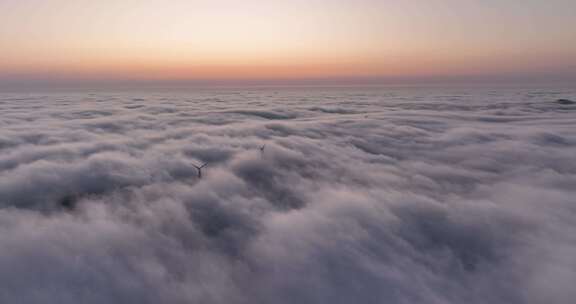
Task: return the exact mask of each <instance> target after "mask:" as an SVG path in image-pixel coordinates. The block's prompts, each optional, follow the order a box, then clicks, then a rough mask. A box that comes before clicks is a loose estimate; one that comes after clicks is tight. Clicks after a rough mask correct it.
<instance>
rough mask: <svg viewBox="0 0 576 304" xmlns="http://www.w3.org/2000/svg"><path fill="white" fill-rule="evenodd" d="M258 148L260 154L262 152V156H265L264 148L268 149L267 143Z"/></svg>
mask: <svg viewBox="0 0 576 304" xmlns="http://www.w3.org/2000/svg"><path fill="white" fill-rule="evenodd" d="M258 149H260V154H262V156H264V149H266V145H262V146H260V148H258Z"/></svg>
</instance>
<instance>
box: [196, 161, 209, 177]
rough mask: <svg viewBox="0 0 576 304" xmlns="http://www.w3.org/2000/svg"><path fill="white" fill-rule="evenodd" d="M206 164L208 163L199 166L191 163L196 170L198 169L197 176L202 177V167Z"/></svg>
mask: <svg viewBox="0 0 576 304" xmlns="http://www.w3.org/2000/svg"><path fill="white" fill-rule="evenodd" d="M207 165H208V163H204V164H203V165H201V166H196V165H195V164H192V166H194V168H196V170H197V171H198V178H202V168H204V167H206V166H207Z"/></svg>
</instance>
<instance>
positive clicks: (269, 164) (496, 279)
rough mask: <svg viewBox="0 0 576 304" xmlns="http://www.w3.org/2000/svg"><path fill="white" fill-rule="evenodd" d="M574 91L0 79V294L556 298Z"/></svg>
mask: <svg viewBox="0 0 576 304" xmlns="http://www.w3.org/2000/svg"><path fill="white" fill-rule="evenodd" d="M574 96H576V92H574V91H559V92H535V91H526V90H499V91H489V90H478V89H476V90H462V89H459V90H431V89H430V90H427V91H422V90H408V89H404V90H384V89H363V90H362V89H354V90H343V89H338V90H337V89H331V90H319V89H290V90H289V89H281V90H274V89H262V90H224V89H223V90H220V91H191V92H158V93H142V92H141V93H98V94H54V93H53V94H47V95H30V94H20V95H16V94H3V95H0V127H1V129H0V248H1V250H0V282H1V283H0V303H63V304H67V303H70V304H72V303H74V304H75V303H251V304H252V303H406V304H408V303H410V304H412V303H431V304H433V303H506V304H513V303H557V304H564V303H566V304H567V303H573V301H574V299H576V289H575V288H574V286H575V284H576V258H575V257H576V196H575V194H576V116H575V114H576V106H574V105H560V104H557V103H555V102H554V100H556V99H558V98H574ZM262 145H265V148H264V151H263V152H261V151H260V149H259V147H261V146H262ZM204 162H207V163H208V166H207V167H206V168H205V169H204V170H203V177H202V179H199V178H198V177H197V171H196V168H195V167H194V165H199V164H201V163H204Z"/></svg>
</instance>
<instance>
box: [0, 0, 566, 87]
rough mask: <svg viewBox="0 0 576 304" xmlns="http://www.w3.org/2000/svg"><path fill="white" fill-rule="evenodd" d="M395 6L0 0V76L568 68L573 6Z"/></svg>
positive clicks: (378, 1)
mask: <svg viewBox="0 0 576 304" xmlns="http://www.w3.org/2000/svg"><path fill="white" fill-rule="evenodd" d="M405 2H406V1H400V0H389V1H383V0H355V1H354V0H331V1H328V0H306V1H304V0H291V1H288V0H282V1H264V0H246V1H230V0H213V1H205V0H188V1H184V0H165V1H160V0H147V1H136V0H115V1H113V0H101V1H81V0H44V1H32V0H20V1H15V0H0V45H1V46H2V55H1V56H0V79H10V78H14V79H17V78H18V77H20V78H24V79H25V78H26V77H36V78H38V77H47V76H46V75H57V76H58V77H62V78H70V79H78V78H82V79H90V78H94V79H110V80H114V79H119V80H129V79H137V80H171V79H173V80H186V79H221V78H225V79H269V78H278V79H281V78H294V79H297V78H330V77H378V76H385V77H393V76H402V77H410V76H415V77H416V76H430V77H433V76H434V75H460V74H462V75H474V74H478V75H482V74H498V73H501V74H510V73H512V74H514V73H518V74H521V73H538V72H546V73H549V74H550V73H551V74H553V73H555V72H558V73H566V72H576V26H574V25H576V23H575V22H576V21H575V20H576V4H574V3H573V2H572V1H568V0H551V1H548V2H546V4H543V3H541V2H539V1H537V0H528V1H525V2H523V3H521V4H518V3H516V2H515V1H512V0H503V1H496V0H485V1H479V0H476V1H472V0H464V1H456V0H414V1H410V3H405ZM575 74H576V73H575Z"/></svg>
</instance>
